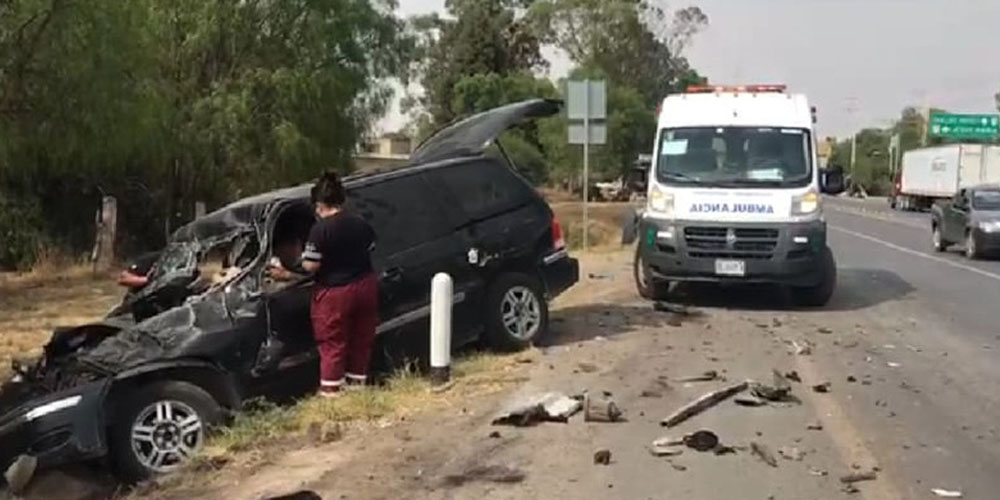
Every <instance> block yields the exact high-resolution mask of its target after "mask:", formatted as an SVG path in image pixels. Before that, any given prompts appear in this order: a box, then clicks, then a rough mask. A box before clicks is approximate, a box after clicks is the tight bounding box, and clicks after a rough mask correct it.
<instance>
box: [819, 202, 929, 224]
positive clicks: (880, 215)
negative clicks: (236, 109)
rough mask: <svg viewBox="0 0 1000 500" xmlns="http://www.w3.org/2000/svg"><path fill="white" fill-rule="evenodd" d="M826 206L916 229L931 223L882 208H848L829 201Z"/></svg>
mask: <svg viewBox="0 0 1000 500" xmlns="http://www.w3.org/2000/svg"><path fill="white" fill-rule="evenodd" d="M824 208H828V209H831V210H833V211H834V212H839V213H842V214H847V215H853V216H855V217H864V218H866V219H873V220H878V221H882V222H890V223H893V224H899V225H900V226H906V227H912V228H915V229H925V228H927V227H928V224H930V220H928V221H927V222H926V223H921V222H918V221H916V220H914V219H905V218H903V217H897V216H896V215H894V214H892V213H886V212H883V211H880V210H868V209H865V208H848V207H844V206H838V205H834V204H832V203H828V204H826V205H824Z"/></svg>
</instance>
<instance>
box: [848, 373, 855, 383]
mask: <svg viewBox="0 0 1000 500" xmlns="http://www.w3.org/2000/svg"><path fill="white" fill-rule="evenodd" d="M847 381H848V382H851V383H854V382H857V381H858V379H857V378H855V376H854V375H848V376H847Z"/></svg>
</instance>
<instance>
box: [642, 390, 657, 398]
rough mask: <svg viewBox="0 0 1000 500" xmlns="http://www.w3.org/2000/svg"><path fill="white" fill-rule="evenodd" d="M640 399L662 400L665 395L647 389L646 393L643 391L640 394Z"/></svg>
mask: <svg viewBox="0 0 1000 500" xmlns="http://www.w3.org/2000/svg"><path fill="white" fill-rule="evenodd" d="M639 397H640V398H662V397H663V394H661V393H659V392H658V391H654V390H651V389H646V390H644V391H642V392H640V393H639Z"/></svg>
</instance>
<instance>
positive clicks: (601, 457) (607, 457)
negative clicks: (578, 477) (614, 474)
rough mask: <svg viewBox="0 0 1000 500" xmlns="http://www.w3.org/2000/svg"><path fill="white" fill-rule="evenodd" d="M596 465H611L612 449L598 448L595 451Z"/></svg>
mask: <svg viewBox="0 0 1000 500" xmlns="http://www.w3.org/2000/svg"><path fill="white" fill-rule="evenodd" d="M594 465H611V450H603V449H602V450H597V451H596V452H595V453H594Z"/></svg>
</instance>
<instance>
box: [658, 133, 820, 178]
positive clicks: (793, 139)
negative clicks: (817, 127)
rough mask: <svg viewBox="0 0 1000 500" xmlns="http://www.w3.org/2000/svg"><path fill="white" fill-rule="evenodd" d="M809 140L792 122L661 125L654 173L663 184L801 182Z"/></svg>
mask: <svg viewBox="0 0 1000 500" xmlns="http://www.w3.org/2000/svg"><path fill="white" fill-rule="evenodd" d="M810 140H811V139H810V136H809V132H808V131H806V130H803V129H795V128H769V127H694V128H677V129H664V130H663V131H661V132H660V138H659V155H658V158H657V159H656V176H657V179H659V181H660V182H663V183H665V184H690V185H735V186H755V185H759V186H777V187H782V186H789V187H791V186H803V185H806V184H808V183H809V181H810V179H811V176H812V161H811V160H810V158H811V154H812V151H811V148H810V146H809V144H810V143H809V141H810Z"/></svg>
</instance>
